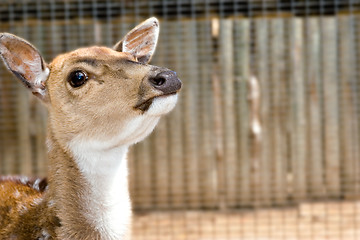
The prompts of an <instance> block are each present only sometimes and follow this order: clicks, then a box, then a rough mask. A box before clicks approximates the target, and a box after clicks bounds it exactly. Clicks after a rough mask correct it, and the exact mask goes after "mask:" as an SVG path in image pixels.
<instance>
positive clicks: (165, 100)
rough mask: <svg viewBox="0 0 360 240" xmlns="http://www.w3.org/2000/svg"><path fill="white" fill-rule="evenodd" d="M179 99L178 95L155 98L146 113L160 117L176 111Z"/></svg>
mask: <svg viewBox="0 0 360 240" xmlns="http://www.w3.org/2000/svg"><path fill="white" fill-rule="evenodd" d="M177 99H178V96H177V94H175V95H170V96H163V97H157V98H155V99H154V100H153V102H152V104H151V106H150V108H149V109H148V110H147V111H146V115H151V116H159V117H160V116H162V115H165V114H167V113H169V112H170V111H171V110H173V109H174V107H175V105H176V102H177Z"/></svg>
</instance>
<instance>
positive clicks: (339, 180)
mask: <svg viewBox="0 0 360 240" xmlns="http://www.w3.org/2000/svg"><path fill="white" fill-rule="evenodd" d="M150 16H156V17H158V18H159V20H160V26H161V33H160V39H159V43H158V48H157V51H156V54H155V57H154V58H153V61H152V64H154V65H159V66H164V67H168V68H170V69H173V70H175V71H176V72H177V73H178V75H179V76H180V78H181V79H182V81H183V84H184V85H183V86H184V87H183V90H182V92H181V99H180V102H179V104H178V105H177V107H176V108H175V110H174V111H173V112H172V113H171V114H170V115H169V116H167V117H165V118H163V119H162V120H161V122H160V124H159V125H158V127H157V128H156V130H155V131H154V133H153V134H152V135H151V136H150V137H149V138H148V139H147V140H146V141H144V142H142V143H139V144H137V145H136V146H134V147H132V149H131V151H130V156H129V158H130V161H129V167H130V189H131V194H132V201H133V206H134V210H135V217H134V221H133V239H137V240H142V239H144V240H149V239H155V240H163V239H169V240H170V239H174V240H183V239H184V240H185V239H186V240H281V239H284V240H305V239H306V240H307V239H314V240H322V239H330V240H340V239H344V240H358V239H360V67H359V66H360V1H359V0H201V1H200V0H152V1H145V0H136V1H130V0H122V1H112V0H42V1H40V0H37V1H34V0H32V1H30V0H23V1H12V0H9V1H5V0H2V1H0V32H11V33H14V34H16V35H18V36H21V37H23V38H25V39H27V40H29V41H30V42H31V43H33V44H34V45H35V46H36V47H37V48H38V49H39V50H40V51H41V52H42V53H43V55H44V56H45V59H46V60H47V61H48V62H50V61H51V59H53V58H54V57H55V56H56V55H57V54H59V53H62V52H65V51H70V50H73V49H76V48H78V47H81V46H90V45H106V46H112V45H114V44H115V43H116V42H117V41H118V40H120V39H121V38H122V36H123V35H124V34H125V33H126V32H127V31H129V30H130V29H131V28H132V27H134V26H135V25H137V24H138V23H140V22H141V21H143V20H145V19H146V18H148V17H150ZM46 115H47V113H46V110H45V108H44V107H43V106H42V105H41V104H40V103H39V101H37V100H36V99H35V97H33V96H31V94H29V93H28V92H27V90H26V89H25V88H24V87H23V86H22V85H21V84H20V83H19V82H18V81H17V80H15V78H14V77H13V76H12V75H11V74H10V73H9V72H8V71H7V70H6V69H5V67H4V65H3V64H0V174H3V175H7V174H25V175H40V176H46V169H47V159H46V149H45V140H46Z"/></svg>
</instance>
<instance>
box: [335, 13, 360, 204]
mask: <svg viewBox="0 0 360 240" xmlns="http://www.w3.org/2000/svg"><path fill="white" fill-rule="evenodd" d="M351 22H352V17H349V16H339V20H338V24H339V34H338V36H339V51H340V56H339V57H340V59H339V61H338V62H339V64H340V67H339V69H340V76H339V79H340V81H341V82H340V91H339V93H340V96H339V101H340V118H339V120H340V134H341V136H340V144H341V145H340V156H341V163H342V164H341V165H342V167H341V179H342V183H341V184H342V186H341V189H342V190H341V191H342V194H343V195H344V196H345V198H348V199H352V198H354V197H355V196H356V195H357V194H358V193H357V188H356V183H357V182H359V178H360V177H359V175H358V172H357V170H356V167H354V166H356V165H357V164H356V163H357V161H358V160H359V155H358V154H357V151H356V149H357V148H358V146H359V144H360V143H359V123H358V121H357V119H358V118H357V113H356V109H357V107H359V106H357V107H356V105H357V104H358V103H359V101H358V100H357V99H356V93H355V92H354V88H353V86H352V84H353V83H354V82H356V74H355V71H356V65H355V60H356V56H355V51H354V49H355V44H354V42H353V40H354V32H353V31H352V24H351Z"/></svg>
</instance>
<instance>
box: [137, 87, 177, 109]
mask: <svg viewBox="0 0 360 240" xmlns="http://www.w3.org/2000/svg"><path fill="white" fill-rule="evenodd" d="M176 94H177V91H174V92H172V93H167V94H161V95H158V96H155V97H151V98H149V99H147V100H145V101H141V102H139V103H138V104H136V105H135V107H134V108H135V109H138V110H141V111H142V112H146V111H147V110H149V108H150V106H151V104H152V103H153V101H154V99H156V98H165V97H169V96H172V95H176Z"/></svg>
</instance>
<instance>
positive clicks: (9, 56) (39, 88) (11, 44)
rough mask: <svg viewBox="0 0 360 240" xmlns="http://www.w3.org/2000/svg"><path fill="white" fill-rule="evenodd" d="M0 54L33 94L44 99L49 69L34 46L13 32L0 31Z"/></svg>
mask: <svg viewBox="0 0 360 240" xmlns="http://www.w3.org/2000/svg"><path fill="white" fill-rule="evenodd" d="M0 56H1V57H2V59H3V60H4V62H5V64H6V66H7V67H8V68H9V70H10V71H11V72H13V73H14V75H15V76H16V77H18V78H19V79H20V80H21V81H22V82H23V83H24V84H25V86H26V87H28V88H29V89H30V90H31V91H32V92H33V94H34V95H37V96H38V97H40V98H41V99H43V100H44V99H45V96H46V89H45V82H46V80H47V78H48V76H49V72H50V71H49V68H48V67H47V66H46V64H45V62H44V60H43V58H42V57H41V55H40V53H39V51H38V50H37V49H36V48H35V47H33V46H32V45H31V44H30V43H28V42H27V41H25V40H24V39H22V38H19V37H17V36H15V35H13V34H10V33H0Z"/></svg>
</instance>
